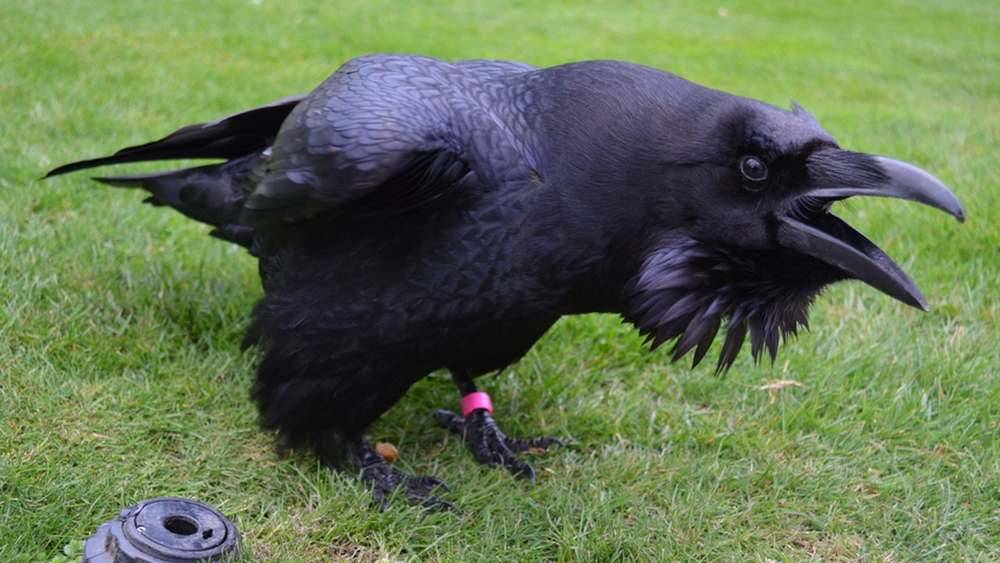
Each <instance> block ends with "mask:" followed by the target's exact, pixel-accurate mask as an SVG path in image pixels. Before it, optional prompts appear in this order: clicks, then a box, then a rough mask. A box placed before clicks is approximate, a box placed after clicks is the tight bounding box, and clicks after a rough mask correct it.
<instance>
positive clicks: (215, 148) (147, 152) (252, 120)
mask: <svg viewBox="0 0 1000 563" xmlns="http://www.w3.org/2000/svg"><path fill="white" fill-rule="evenodd" d="M303 97H304V96H289V97H287V98H282V99H280V100H277V101H275V102H271V103H269V104H266V105H263V106H260V107H256V108H253V109H250V110H246V111H242V112H239V113H235V114H233V115H230V116H227V117H223V118H222V119H218V120H215V121H211V122H209V123H197V124H194V125H188V126H187V127H182V128H180V129H178V130H177V131H174V132H173V133H171V134H169V135H167V136H166V137H163V138H162V139H159V140H156V141H153V142H150V143H145V144H142V145H136V146H134V147H127V148H124V149H122V150H120V151H118V152H116V153H115V154H113V155H111V156H104V157H100V158H91V159H87V160H80V161H77V162H70V163H69V164H64V165H62V166H59V167H57V168H53V169H52V170H50V171H49V172H48V173H47V174H45V177H46V178H51V177H52V176H58V175H60V174H66V173H68V172H75V171H77V170H83V169H86V168H94V167H95V166H104V165H106V164H122V163H126V162H144V161H150V160H175V159H181V158H226V159H229V158H236V157H238V156H242V155H245V154H247V153H250V152H253V151H256V150H261V149H263V148H265V147H267V146H268V145H270V144H271V142H272V141H273V140H274V136H275V135H276V134H277V132H278V128H280V127H281V123H282V122H284V121H285V118H286V117H288V114H289V113H291V111H292V109H294V108H295V106H296V105H297V104H298V103H299V102H300V101H302V98H303Z"/></svg>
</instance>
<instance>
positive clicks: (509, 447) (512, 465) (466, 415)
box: [434, 371, 562, 482]
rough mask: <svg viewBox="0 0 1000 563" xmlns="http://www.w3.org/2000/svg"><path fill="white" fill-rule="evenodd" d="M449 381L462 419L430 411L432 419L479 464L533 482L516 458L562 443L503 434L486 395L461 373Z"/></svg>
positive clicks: (530, 472)
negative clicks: (459, 400)
mask: <svg viewBox="0 0 1000 563" xmlns="http://www.w3.org/2000/svg"><path fill="white" fill-rule="evenodd" d="M451 378H452V380H453V381H454V382H455V385H456V386H457V387H458V390H459V392H460V393H461V394H462V411H463V415H458V414H456V413H453V412H451V411H447V410H437V411H434V419H435V420H437V422H438V424H440V425H441V426H442V427H444V428H447V429H448V430H451V431H452V432H455V433H456V434H461V435H462V438H463V439H464V440H465V443H466V444H467V445H468V446H469V449H470V450H472V455H473V456H474V457H475V458H476V461H478V462H479V463H483V464H486V465H489V466H490V467H498V466H503V467H506V468H507V470H508V471H510V472H511V473H513V474H514V475H515V476H518V477H523V478H526V479H530V480H531V482H534V481H535V470H534V469H533V468H532V467H531V465H529V464H528V463H526V462H524V461H522V460H521V459H519V458H518V457H517V455H516V454H518V453H524V452H536V451H544V450H546V449H548V448H549V447H550V446H553V445H560V444H561V443H562V442H560V441H559V440H558V439H556V438H550V437H541V438H528V439H524V438H512V437H510V436H508V435H506V434H504V432H503V431H502V430H500V426H498V425H497V423H496V420H494V419H493V406H492V404H490V400H489V395H487V394H486V393H483V392H481V391H479V390H478V389H477V388H476V385H475V384H474V383H473V382H472V378H470V377H468V376H466V375H465V374H463V373H461V372H456V371H452V374H451Z"/></svg>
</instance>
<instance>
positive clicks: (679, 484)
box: [0, 0, 1000, 561]
mask: <svg viewBox="0 0 1000 563" xmlns="http://www.w3.org/2000/svg"><path fill="white" fill-rule="evenodd" d="M292 4H293V3H288V2H277V1H274V0H254V1H246V0H244V1H236V0H227V1H217V2H205V1H198V2H195V1H172V2H158V3H153V2H120V1H115V0H100V1H98V0H89V1H87V2H53V1H32V0H27V1H22V2H12V1H10V2H3V3H2V4H0V29H3V30H4V31H3V33H2V34H0V139H2V140H0V146H2V152H0V256H2V259H0V372H2V376H0V560H2V561H20V560H49V559H52V558H58V557H60V556H61V555H62V554H64V552H65V553H69V554H70V555H71V556H72V557H79V554H80V552H81V551H80V550H81V544H80V541H81V540H83V539H84V538H86V537H87V536H88V535H89V534H90V533H92V531H93V530H94V529H95V528H96V526H97V525H98V524H100V523H101V522H103V521H105V520H107V519H109V518H111V517H112V516H114V515H115V514H116V513H117V512H118V510H119V508H120V507H122V506H125V505H127V504H129V503H133V502H135V501H138V500H140V499H143V498H148V497H152V496H159V495H166V494H174V495H186V496H193V497H197V498H200V499H203V500H205V501H208V502H211V503H213V504H215V505H217V506H219V507H220V508H221V509H222V510H224V511H225V512H226V513H228V514H229V515H231V516H233V517H234V518H235V520H236V522H237V525H238V526H239V527H240V529H241V530H242V531H243V534H244V537H245V539H246V545H247V548H248V550H249V552H250V553H251V555H252V556H253V557H256V558H258V559H260V560H289V561H292V560H296V561H319V560H328V559H336V558H338V557H340V558H351V557H354V558H360V559H363V560H369V561H370V560H375V559H377V558H382V557H384V558H389V559H404V560H405V559H410V558H414V559H431V560H435V559H440V560H480V559H481V560H492V559H504V560H511V561H527V560H594V561H609V560H634V559H641V560H677V559H703V560H732V561H746V560H765V559H776V560H790V561H801V560H811V559H812V560H885V561H904V560H949V561H952V560H982V561H992V560H998V559H1000V455H998V454H1000V451H998V450H1000V440H998V432H1000V428H998V420H1000V377H998V372H1000V346H998V344H997V341H998V338H1000V328H998V323H1000V172H998V170H1000V168H998V166H997V164H998V159H997V144H998V141H1000V4H998V3H997V2H995V0H984V1H978V2H976V1H964V2H961V3H958V2H945V1H925V2H917V1H903V0H898V1H889V2H825V3H815V4H813V3H809V4H810V5H809V6H808V7H806V4H805V3H801V2H795V1H791V0H786V1H781V2H768V3H766V6H765V3H762V2H736V1H727V2H725V3H721V4H719V3H716V4H707V3H701V2H676V1H674V2H670V1H668V2H652V1H635V2H628V3H626V4H624V5H614V4H613V3H604V2H593V3H591V4H589V5H583V4H579V3H568V2H567V3H563V2H546V3H540V2H527V1H519V2H509V1H508V2H501V1H493V0H487V1H481V2H475V3H468V2H461V1H455V2H435V3H433V4H431V3H409V2H388V1H370V2H339V1H338V2H331V1H324V2H314V3H310V4H309V5H308V6H302V5H299V4H295V5H294V7H293V6H292ZM379 51H397V52H398V51H403V52H415V53H422V54H428V55H436V56H441V57H445V58H453V59H457V58H479V57H489V58H510V59H519V60H523V61H527V62H531V63H535V64H539V65H547V64H555V63H560V62H565V61H569V60H575V59H587V58H616V59H628V60H633V61H637V62H642V63H646V64H649V65H653V66H657V67H660V68H664V69H669V70H672V71H675V72H678V73H680V74H682V75H685V76H686V77H688V78H691V79H694V80H696V81H699V82H702V83H705V84H708V85H712V86H714V87H718V88H722V89H725V90H729V91H732V92H736V93H740V94H744V95H749V96H754V97H758V98H761V99H764V100H767V101H769V102H772V103H775V104H779V105H787V104H788V103H789V100H790V98H795V99H796V100H797V101H799V102H800V103H801V104H803V105H804V106H806V107H807V108H809V109H810V110H811V111H812V112H813V113H815V114H816V115H817V117H818V118H819V119H820V121H821V122H823V123H824V124H825V125H826V127H827V128H828V129H829V130H830V131H831V132H833V133H834V134H835V135H836V136H837V137H838V139H839V140H840V142H841V144H842V145H844V146H847V147H851V148H856V149H858V150H864V151H868V152H875V153H883V154H889V155H893V156H896V157H898V158H902V159H906V160H911V161H914V162H916V163H919V164H921V165H922V166H925V167H927V168H928V169H930V170H933V171H935V172H936V173H937V174H938V175H939V176H940V177H942V178H943V179H944V180H945V181H946V182H948V183H949V184H951V185H952V186H953V187H954V188H955V191H956V192H957V193H958V194H959V195H960V197H961V198H962V200H963V202H964V204H965V207H966V210H967V211H968V214H969V217H970V218H969V221H968V222H967V223H966V224H965V225H963V226H960V225H958V224H957V223H955V222H954V221H952V220H950V218H948V217H947V216H945V215H944V214H941V213H937V212H934V211H932V210H929V209H926V208H922V207H919V206H916V205H912V204H906V203H902V202H898V201H881V200H879V201H873V200H867V201H858V202H853V203H851V204H848V205H841V206H840V209H841V211H842V212H843V214H844V215H846V216H847V217H848V218H849V219H850V220H851V221H852V222H853V223H855V224H856V225H858V226H859V227H860V228H862V230H864V231H865V232H866V233H867V234H869V235H870V236H871V237H872V238H873V239H874V240H875V241H877V242H879V243H880V244H881V245H882V246H883V247H884V248H886V249H887V250H888V251H889V252H890V253H891V254H893V255H894V256H895V257H897V258H898V259H899V261H900V263H901V264H903V265H904V267H906V268H907V269H908V270H909V271H910V273H911V274H912V275H913V276H914V278H915V279H916V280H918V282H919V283H920V284H921V286H922V288H923V290H924V292H925V294H926V295H927V296H928V298H929V300H930V301H931V303H932V305H933V310H932V312H930V313H927V314H921V313H919V312H916V311H913V310H911V309H908V308H904V307H903V306H902V305H900V304H899V303H897V302H895V301H892V300H890V299H889V298H888V297H885V296H883V295H882V294H879V293H877V292H876V291H875V290H873V289H870V288H868V287H864V286H861V285H860V284H844V285H842V286H840V287H837V288H836V289H834V290H833V291H830V292H828V293H827V294H825V295H824V297H823V298H822V299H821V300H820V302H819V304H818V305H817V306H816V307H814V310H813V319H812V321H813V322H812V326H813V329H812V332H810V333H808V334H805V335H804V336H802V337H800V338H799V339H798V341H797V342H795V343H794V344H792V345H791V346H788V347H786V348H785V350H784V353H783V355H782V356H780V357H779V360H778V362H777V363H776V364H775V365H773V366H771V365H768V364H766V363H765V364H762V365H760V366H753V365H752V364H751V362H750V361H749V359H748V358H746V357H742V358H741V359H740V361H739V362H737V365H736V366H735V369H733V370H732V372H731V373H730V374H729V375H728V376H726V377H725V378H718V377H715V376H713V375H712V372H711V370H712V366H711V365H708V364H711V363H712V362H706V365H704V366H702V367H701V368H699V369H696V370H693V371H692V370H690V369H688V367H687V366H686V365H681V364H677V365H671V364H670V363H669V362H668V359H667V358H668V357H667V353H666V352H657V353H653V354H650V353H647V352H646V351H645V350H644V348H643V346H642V344H641V340H640V339H639V338H638V337H637V336H636V334H634V332H633V331H631V330H630V329H629V328H628V327H626V326H623V325H621V324H620V323H619V321H618V320H617V319H616V318H613V317H610V316H588V317H580V318H573V319H567V320H564V321H562V322H561V323H560V324H558V325H557V327H556V328H555V329H554V330H553V331H552V332H551V333H550V334H549V335H548V336H547V337H546V338H545V339H544V340H543V341H542V342H541V343H540V345H539V346H537V347H536V348H535V349H534V351H533V352H532V353H531V354H529V356H528V357H527V358H526V359H525V360H524V361H522V362H521V363H520V364H518V365H517V366H515V367H514V369H512V370H510V371H509V372H507V373H503V374H501V375H499V376H498V377H495V378H492V379H490V380H489V381H487V382H485V385H486V387H487V388H488V389H489V391H490V392H491V393H492V394H493V396H494V399H495V401H496V402H497V404H498V408H499V411H498V415H499V416H500V417H501V420H502V422H503V423H504V424H505V425H506V428H507V429H508V430H509V431H510V432H511V433H514V434H533V433H545V434H554V435H561V436H567V437H571V438H572V439H573V442H572V444H571V445H570V446H568V447H566V448H563V449H561V450H558V451H556V452H554V453H552V454H548V455H545V456H540V457H537V458H534V459H533V462H534V463H535V467H536V469H537V470H538V471H539V476H540V479H539V482H538V484H537V485H534V486H532V485H529V484H527V483H525V482H521V481H516V480H514V479H513V478H511V477H510V476H509V475H507V474H506V473H505V472H501V471H492V470H489V469H485V468H482V467H480V466H478V465H476V464H475V463H474V461H473V460H472V458H471V456H470V455H468V454H467V452H466V451H465V449H464V447H463V446H462V444H461V443H460V442H459V441H457V440H456V439H455V437H453V436H449V435H447V434H445V433H444V432H443V431H441V430H439V429H438V428H436V426H435V425H434V423H433V421H432V420H431V418H430V416H429V413H430V411H431V410H432V409H434V408H438V407H441V406H452V405H453V404H454V403H455V402H456V401H455V394H454V391H453V390H452V388H451V385H450V382H449V381H448V380H447V378H446V377H443V376H436V377H432V378H430V379H428V380H426V381H425V382H423V383H421V384H419V385H418V386H417V387H416V388H415V389H414V391H413V392H412V393H410V395H409V396H408V397H407V398H406V399H405V400H404V401H403V402H402V403H401V404H400V405H398V406H397V407H396V408H395V409H393V410H392V411H391V412H390V413H389V414H388V415H387V416H386V417H385V418H384V420H383V422H381V423H380V424H379V426H378V427H377V429H376V432H375V434H376V437H377V438H378V439H382V440H387V441H391V442H393V443H395V444H396V445H397V446H398V447H399V449H400V452H401V455H402V459H401V462H400V463H402V464H403V466H404V467H406V468H408V469H410V470H415V471H419V472H426V473H433V474H436V475H438V476H440V477H441V478H443V479H445V480H446V481H448V482H449V483H451V484H452V485H453V492H452V493H450V495H449V498H450V500H452V501H454V502H455V503H456V504H458V505H459V506H461V508H462V510H461V511H460V512H455V513H445V514H432V515H428V514H424V513H423V512H422V511H421V510H419V509H415V508H410V507H408V506H406V505H405V504H404V503H396V504H394V505H393V507H392V509H391V510H389V511H388V512H377V511H373V510H372V509H371V507H370V504H369V502H368V496H367V493H366V492H365V491H364V490H363V489H362V488H361V487H360V486H359V485H357V484H356V483H355V481H354V480H352V479H351V478H349V477H345V476H341V475H335V474H332V473H330V472H329V471H327V470H325V469H323V468H321V467H319V466H318V464H317V463H316V461H315V460H314V459H312V458H311V457H308V456H305V455H293V456H291V457H288V458H280V457H278V456H277V455H276V454H275V453H274V450H273V448H272V438H271V436H269V435H267V434H265V433H263V432H261V431H259V430H258V429H257V427H256V424H255V412H254V409H253V406H252V405H251V403H250V402H249V401H248V389H249V385H250V382H251V378H252V366H253V357H252V354H251V353H241V352H240V350H239V347H238V342H239V339H240V336H241V331H242V329H243V327H244V325H245V323H246V321H247V318H248V313H249V310H250V308H251V306H252V305H253V303H254V301H255V300H256V299H257V298H258V296H259V295H260V288H259V285H258V282H257V279H256V267H255V264H254V263H253V261H252V260H251V259H250V258H249V257H248V256H245V255H244V253H242V252H241V251H239V250H238V249H236V248H232V247H230V246H228V245H226V244H224V243H221V242H219V241H215V240H212V239H209V238H208V237H206V236H205V233H206V231H207V229H206V228H204V227H201V226H199V225H196V224H194V223H191V222H187V221H185V220H183V219H182V218H181V217H179V216H177V215H174V214H171V213H168V212H165V211H160V210H156V209H152V208H150V207H148V206H143V205H140V204H139V201H140V199H141V196H140V195H139V194H137V193H133V192H128V191H118V190H110V189H107V188H104V187H99V186H97V185H96V184H92V183H90V182H88V181H87V179H86V175H83V174H81V175H76V176H72V177H67V178H64V179H63V178H61V179H58V180H54V181H48V182H39V181H37V178H38V177H39V175H40V174H42V173H43V172H44V171H45V170H47V169H48V168H50V167H52V166H54V165H56V164H59V163H62V162H65V161H67V160H72V159H76V158H80V157H86V156H93V155H98V154H104V153H107V152H109V151H110V150H113V149H117V148H119V147H121V146H124V145H127V144H133V143H137V142H142V141H146V140H150V139H152V138H155V137H158V136H160V135H162V134H165V133H166V132H168V131H170V130H172V129H173V128H174V127H175V126H178V125H182V124H186V123H190V122H195V121H201V120H206V119H211V118H214V117H217V116H219V115H222V114H225V113H228V112H231V111H233V110H237V109H241V108H244V107H248V106H250V105H253V104H256V103H260V102H264V101H268V100H271V99H274V98H278V97H281V96H284V95H286V94H290V93H295V92H302V91H306V90H308V89H310V88H312V87H313V86H314V85H315V84H317V83H318V82H319V81H320V80H322V79H323V78H324V77H325V76H326V75H328V74H329V73H330V72H332V71H333V70H334V69H335V68H336V66H337V65H338V64H339V63H340V62H342V61H344V60H346V59H347V58H349V57H352V56H355V55H359V54H363V53H368V52H379ZM777 379H794V380H797V381H799V382H801V383H802V384H803V387H800V388H799V387H791V388H786V389H784V390H781V391H773V392H767V391H762V390H760V389H759V386H760V385H762V384H764V383H767V382H769V381H772V380H777Z"/></svg>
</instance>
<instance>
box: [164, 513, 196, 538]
mask: <svg viewBox="0 0 1000 563" xmlns="http://www.w3.org/2000/svg"><path fill="white" fill-rule="evenodd" d="M163 527H164V528H166V529H167V530H168V531H170V532H173V533H175V534H177V535H178V536H190V535H191V534H193V533H195V532H197V531H198V524H196V523H195V522H194V521H193V520H191V519H190V518H185V517H184V516H167V517H166V518H165V519H164V520H163Z"/></svg>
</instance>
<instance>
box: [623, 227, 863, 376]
mask: <svg viewBox="0 0 1000 563" xmlns="http://www.w3.org/2000/svg"><path fill="white" fill-rule="evenodd" d="M839 279H843V275H842V274H840V273H839V272H837V271H836V270H835V269H833V268H832V267H830V266H827V265H825V264H823V263H821V262H818V261H815V260H813V259H811V258H804V257H799V256H796V255H790V254H789V253H784V252H780V251H748V250H743V249H735V248H724V247H717V246H711V245H706V244H704V243H700V242H697V241H694V240H692V239H682V240H681V241H676V240H675V241H670V243H669V244H666V245H664V246H661V247H660V248H659V249H657V250H655V251H654V252H652V253H651V254H649V255H648V256H647V258H646V260H645V262H644V263H643V265H642V268H641V269H640V271H639V274H638V275H637V276H636V277H635V278H633V279H632V281H631V282H630V284H629V289H628V292H627V298H628V308H627V310H628V313H627V314H626V315H625V318H626V319H627V320H629V321H630V322H632V323H633V324H635V325H636V326H637V327H638V328H639V331H640V332H641V333H642V334H644V335H646V337H647V341H649V342H651V343H652V348H653V349H655V348H657V347H659V346H660V345H661V344H663V343H664V342H667V341H669V340H673V339H677V341H676V343H675V344H674V348H673V352H672V355H673V360H674V361H676V360H678V359H680V358H681V357H682V356H684V355H685V354H687V353H688V352H689V351H691V350H692V349H694V350H695V352H694V358H693V365H698V363H699V362H701V360H702V359H703V358H704V357H705V354H706V353H707V352H708V350H709V348H710V347H711V345H712V341H713V340H714V339H715V335H716V334H717V333H718V331H719V329H720V328H721V326H722V324H723V323H725V325H726V338H725V342H724V343H723V345H722V351H721V352H720V354H719V361H718V365H717V367H716V371H725V370H727V369H729V367H730V366H732V364H733V362H734V361H735V360H736V356H737V355H738V354H739V351H740V349H741V348H742V346H743V341H744V340H745V339H746V336H747V334H748V333H749V335H750V347H751V354H752V355H753V359H754V361H755V362H756V361H758V360H759V359H760V356H761V354H762V353H763V351H764V350H765V349H767V352H768V354H769V355H770V356H771V360H772V361H774V359H775V358H776V357H777V355H778V347H779V345H780V344H781V342H782V341H785V340H788V338H789V337H791V336H794V335H795V334H796V333H797V332H798V330H799V328H808V318H807V317H808V309H809V305H810V304H811V303H812V301H813V299H814V298H815V297H816V295H818V294H819V292H820V291H822V289H823V287H825V286H826V285H828V284H830V283H832V282H834V281H837V280H839Z"/></svg>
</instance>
